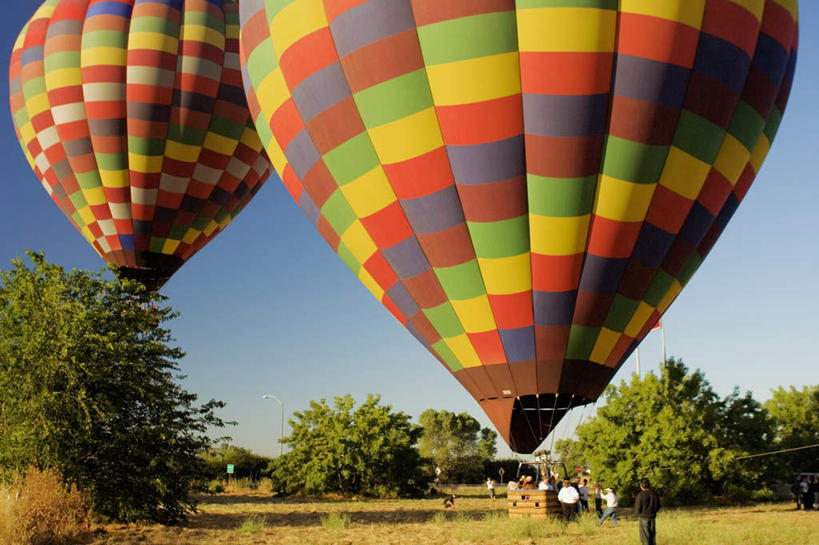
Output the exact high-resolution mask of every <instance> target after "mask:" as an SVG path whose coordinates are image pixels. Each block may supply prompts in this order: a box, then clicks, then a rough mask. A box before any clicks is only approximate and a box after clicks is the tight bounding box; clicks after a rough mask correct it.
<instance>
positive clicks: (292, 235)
mask: <svg viewBox="0 0 819 545" xmlns="http://www.w3.org/2000/svg"><path fill="white" fill-rule="evenodd" d="M38 4H39V2H35V1H29V0H25V1H17V0H3V10H2V11H3V17H2V19H0V53H1V54H0V58H2V59H4V60H3V62H4V63H6V62H8V58H9V56H10V53H11V48H12V45H13V42H14V39H15V37H16V36H17V33H18V31H19V29H20V28H21V27H22V26H23V24H24V23H25V21H26V19H27V18H28V17H29V16H30V15H31V14H32V13H33V11H34V9H35V6H36V5H38ZM801 4H802V5H801V8H802V10H801V14H800V20H801V32H800V38H801V44H800V58H799V63H798V66H797V73H796V80H795V83H794V88H793V93H792V95H791V99H790V103H789V105H788V110H787V112H786V115H785V119H784V122H783V123H782V126H781V128H780V131H779V135H778V137H777V140H776V141H775V143H774V147H773V149H772V151H771V153H770V155H769V156H768V159H767V161H766V162H765V164H764V166H763V168H762V171H761V173H760V175H759V177H758V178H757V180H756V182H755V183H754V185H753V187H752V188H751V191H750V193H749V194H748V196H747V197H746V199H745V201H744V202H743V204H742V206H741V207H740V208H739V210H738V211H737V213H736V215H735V216H734V219H733V220H732V222H731V223H730V224H729V226H728V228H727V229H726V231H725V233H724V234H723V236H722V237H721V239H720V240H719V242H718V243H717V245H716V247H715V248H714V250H713V251H712V253H711V255H710V256H709V257H708V259H707V260H706V262H705V263H704V265H703V266H702V267H701V269H700V271H699V272H698V273H697V274H696V275H695V276H694V278H693V279H692V281H691V282H690V283H689V285H688V286H687V287H686V289H685V291H684V292H683V293H682V295H681V296H680V297H679V298H678V300H677V301H676V302H675V303H674V305H672V307H671V308H670V309H669V311H668V312H667V314H666V316H665V318H664V322H665V326H666V338H667V346H668V354H669V355H673V356H676V357H681V358H682V359H683V360H684V361H685V362H686V363H687V364H688V366H689V367H692V368H700V369H702V370H703V371H704V372H705V374H706V376H707V378H708V379H709V380H710V381H711V383H712V384H713V386H714V388H715V389H716V390H717V392H718V393H719V394H721V395H726V394H728V393H729V392H730V391H731V389H732V388H733V387H734V386H738V387H739V388H740V389H742V390H750V391H752V392H753V393H754V395H755V396H756V398H757V399H759V400H764V399H766V398H767V397H769V391H770V389H771V388H773V387H776V386H779V385H795V386H801V385H803V384H817V383H819V332H817V326H819V318H818V316H819V315H818V314H817V312H819V308H817V307H819V240H817V238H819V219H817V207H819V181H817V180H819V177H818V176H817V171H818V170H819V129H817V122H819V99H817V96H819V56H818V54H819V3H817V2H816V1H815V0H803V2H801ZM0 98H2V101H3V106H2V107H0V163H1V164H2V168H3V170H2V174H0V268H8V267H9V260H10V259H12V258H13V257H15V256H20V255H23V253H24V251H25V250H26V249H27V248H30V249H37V250H45V252H46V256H47V258H48V259H49V260H50V261H52V262H55V263H59V264H61V265H63V266H64V267H66V268H72V267H78V268H90V269H94V270H96V269H98V268H99V267H100V266H101V265H102V261H101V260H100V259H99V257H98V256H97V255H96V253H94V251H93V250H92V248H91V246H90V245H88V244H87V243H86V242H85V240H84V239H83V238H82V236H81V235H80V234H79V233H78V232H76V231H75V230H74V229H73V227H72V226H71V225H70V223H69V222H68V220H67V219H66V218H65V217H64V216H63V215H62V213H61V212H60V211H59V210H58V209H57V207H56V206H54V205H53V204H52V202H51V200H50V199H49V198H48V196H47V195H46V193H45V191H44V190H43V189H42V187H41V186H40V184H39V182H38V181H37V179H36V178H35V176H34V173H33V172H32V171H31V170H30V169H29V166H28V164H27V163H26V160H25V158H24V156H23V153H22V152H21V150H20V148H19V145H18V143H17V141H16V139H15V136H14V131H13V128H12V125H11V119H10V115H9V111H8V85H7V84H3V85H2V92H0ZM163 293H164V294H165V295H167V296H168V297H169V298H170V301H169V303H170V304H171V305H172V306H173V307H174V308H175V309H177V310H178V311H179V312H180V313H181V316H180V317H179V318H178V319H176V320H175V321H174V322H172V324H171V328H172V330H173V333H174V336H175V338H176V340H177V342H178V344H179V345H180V346H181V347H182V348H183V349H184V350H185V351H186V352H187V357H186V358H185V359H184V361H183V362H182V368H183V372H184V373H185V374H187V377H188V378H187V379H186V380H185V386H186V387H187V388H188V389H189V390H191V391H193V392H196V393H197V394H199V395H200V397H201V398H202V399H209V398H212V397H213V398H217V399H222V400H224V401H226V402H227V403H228V406H227V408H226V409H225V410H224V411H223V413H222V414H223V416H224V417H225V418H226V419H228V420H236V421H238V423H239V425H238V426H236V427H234V428H232V429H230V430H229V433H230V434H231V435H232V436H233V438H234V442H235V443H236V444H239V445H242V446H245V447H249V448H251V449H253V450H255V451H257V452H260V453H262V454H267V455H270V454H273V453H274V452H275V453H277V452H278V445H277V443H276V440H277V438H278V436H279V414H280V413H279V407H278V405H277V404H276V403H275V402H273V401H272V400H263V399H262V395H263V394H267V393H272V394H275V395H277V396H278V397H279V398H281V399H282V400H284V402H285V404H286V409H287V413H290V412H291V411H293V410H300V409H303V408H305V407H307V405H308V403H309V401H310V400H311V399H319V398H322V397H325V398H332V397H333V396H336V395H344V394H347V393H350V394H352V395H353V396H354V397H355V398H356V399H363V398H364V397H366V394H367V393H370V392H373V393H380V394H381V395H382V400H383V401H384V402H386V403H389V404H391V405H392V406H393V407H395V408H396V409H400V410H403V411H405V412H407V413H409V414H411V415H413V416H414V417H417V416H418V415H419V414H420V413H421V412H422V411H423V410H424V409H426V408H430V407H432V408H436V409H448V410H451V411H455V412H460V411H466V412H469V413H470V414H472V415H473V416H475V417H476V418H478V419H479V420H480V421H481V422H482V423H483V424H484V425H487V426H491V424H490V423H489V420H488V419H487V418H486V417H485V416H484V415H483V412H482V410H481V409H480V407H479V406H478V404H477V403H476V402H475V401H473V399H472V398H471V397H470V396H469V395H468V394H467V393H466V392H465V391H464V390H463V389H462V388H461V386H460V384H459V383H458V382H457V381H456V380H455V379H454V378H452V377H451V375H450V374H449V373H448V372H447V371H445V369H444V368H443V366H442V365H441V364H440V363H438V361H436V360H435V359H434V358H433V357H432V356H431V355H430V354H429V353H428V352H427V351H426V350H424V349H423V348H422V347H421V345H420V344H418V343H417V342H416V341H415V339H414V338H413V337H412V336H411V335H409V333H408V332H407V331H406V330H405V329H404V328H403V327H402V326H401V325H400V324H399V323H398V322H396V321H395V320H394V319H393V318H392V316H391V315H389V313H388V312H387V311H386V310H385V309H384V308H383V307H382V306H381V305H380V303H378V302H377V301H376V300H375V299H374V298H373V297H372V296H371V295H370V294H369V292H368V291H367V290H366V289H365V288H364V287H363V286H362V285H361V284H360V283H359V281H358V280H357V279H356V278H355V277H354V276H353V275H352V274H351V273H350V271H349V270H348V269H347V268H346V266H344V265H343V264H342V262H341V261H340V260H339V259H338V258H337V257H336V255H335V254H334V253H333V252H332V251H331V250H330V248H329V247H328V246H327V244H326V243H325V242H324V240H323V239H322V238H321V237H320V236H319V235H318V233H317V232H316V231H315V230H314V229H313V227H312V225H311V224H310V223H309V222H308V221H307V219H306V218H305V217H304V216H303V214H302V212H301V211H300V210H299V209H298V208H297V207H296V206H295V205H294V204H293V202H292V200H291V198H290V197H289V195H288V194H287V192H286V191H285V190H284V188H283V186H282V185H281V183H280V182H279V181H278V180H275V179H271V180H270V181H269V182H268V184H267V185H266V186H265V187H264V188H263V189H262V191H261V192H260V193H259V194H258V195H257V197H256V198H255V199H254V201H253V202H251V203H250V205H249V206H248V208H247V209H246V210H245V211H244V212H243V213H242V214H241V215H240V216H239V217H238V219H237V220H236V221H235V222H234V223H233V224H232V225H230V227H229V228H228V229H227V230H226V231H225V232H224V233H222V234H221V235H219V236H218V237H217V238H216V239H215V240H214V241H213V242H212V243H210V244H209V245H208V246H206V247H205V248H204V249H203V250H202V251H201V252H199V254H197V255H196V256H194V257H193V259H191V261H190V262H189V263H187V264H186V265H185V266H184V267H182V269H181V270H180V271H179V272H178V273H177V274H176V275H175V276H174V277H173V278H172V279H171V281H170V282H169V283H168V284H167V285H166V286H165V288H164V290H163ZM640 353H641V363H642V366H643V369H644V370H652V369H656V368H657V364H658V363H659V360H660V336H659V334H658V333H652V334H650V335H649V337H648V338H647V339H646V340H645V341H644V343H643V344H642V346H641V351H640ZM633 371H634V357H633V356H632V357H631V358H630V359H629V361H628V362H627V363H626V364H625V365H624V366H623V368H621V370H620V371H619V373H618V374H617V376H616V377H615V379H614V380H615V381H617V382H619V381H620V380H621V379H623V378H627V377H629V376H630V374H631V373H632V372H633ZM580 412H581V411H579V410H578V411H577V414H575V415H574V416H570V417H569V418H568V419H567V420H568V422H567V423H566V425H563V426H561V427H558V430H557V434H558V438H561V437H563V436H565V435H566V434H568V433H569V429H570V428H571V427H572V426H573V425H574V424H575V423H576V422H577V420H578V419H579V418H580ZM589 412H590V411H588V410H587V411H586V412H585V413H584V414H585V415H588V413H589ZM500 453H501V454H508V453H509V451H508V450H507V449H505V448H503V449H501V451H500Z"/></svg>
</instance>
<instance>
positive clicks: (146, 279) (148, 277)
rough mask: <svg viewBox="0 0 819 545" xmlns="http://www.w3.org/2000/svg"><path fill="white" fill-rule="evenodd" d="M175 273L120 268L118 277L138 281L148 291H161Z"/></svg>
mask: <svg viewBox="0 0 819 545" xmlns="http://www.w3.org/2000/svg"><path fill="white" fill-rule="evenodd" d="M174 272H175V271H163V270H157V269H149V268H135V267H119V269H118V270H117V276H119V278H120V279H124V278H127V279H129V280H136V281H137V282H139V283H140V284H142V285H143V286H145V288H146V289H147V290H148V291H159V290H160V288H162V286H164V285H165V282H167V281H168V280H169V279H170V278H171V276H172V275H173V273H174Z"/></svg>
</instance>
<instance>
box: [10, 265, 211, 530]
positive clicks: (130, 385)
mask: <svg viewBox="0 0 819 545" xmlns="http://www.w3.org/2000/svg"><path fill="white" fill-rule="evenodd" d="M28 255H29V259H30V266H27V264H26V262H24V261H23V260H22V259H15V260H13V261H12V265H13V268H12V269H11V270H8V271H4V272H0V281H1V282H2V285H0V477H2V476H5V477H6V478H10V477H11V476H13V475H14V474H15V473H19V472H21V471H24V470H25V468H27V467H29V466H35V467H38V468H46V467H52V468H55V469H57V470H58V471H60V472H61V473H62V475H63V477H64V479H65V480H67V481H68V482H72V483H76V484H77V485H78V486H79V487H80V488H81V489H83V490H85V491H86V492H87V493H88V494H89V495H90V497H91V499H92V501H93V504H94V508H95V511H96V512H97V513H99V514H101V515H104V516H108V517H111V518H113V519H116V520H121V521H133V520H144V519H148V520H153V521H159V522H163V523H175V522H179V521H180V520H182V519H184V517H185V515H186V513H187V512H189V511H190V510H191V509H192V508H193V507H194V502H193V500H192V499H191V497H190V491H191V487H192V485H193V484H194V483H196V482H197V481H198V480H199V479H201V478H203V477H204V476H205V475H206V467H205V464H204V461H203V460H202V458H200V457H199V454H200V453H201V452H202V451H203V450H205V449H207V448H208V447H209V446H210V445H211V440H210V439H209V438H208V436H207V433H206V430H207V428H208V427H211V426H216V427H219V426H222V425H223V422H222V421H221V420H220V419H219V418H218V417H217V416H216V414H215V413H214V411H215V410H216V409H217V408H219V407H221V406H222V403H220V402H217V401H213V400H211V401H209V402H207V403H204V404H202V405H199V404H197V396H196V395H195V394H192V393H189V392H187V391H185V390H184V389H183V388H182V387H181V386H180V385H179V384H178V383H177V381H176V378H177V374H178V371H179V368H178V366H177V362H178V360H180V359H181V358H182V357H183V356H184V353H183V352H182V351H181V350H180V349H179V348H178V347H173V346H171V345H170V343H171V341H172V339H171V335H170V331H169V330H168V329H165V328H164V327H162V324H164V323H165V322H167V321H168V320H170V319H171V318H173V317H174V313H173V310H172V309H171V308H170V307H167V306H162V304H163V301H164V298H163V297H162V296H160V295H158V294H157V293H154V292H147V291H146V290H145V289H144V288H143V287H142V286H141V285H139V284H137V283H136V282H133V281H123V282H117V281H115V280H107V279H106V278H105V277H104V276H103V274H102V273H96V274H94V273H89V272H87V271H78V270H72V271H70V272H67V271H65V270H64V269H63V268H61V267H59V266H57V265H53V264H49V263H47V262H46V259H45V257H44V255H43V254H42V253H29V254H28Z"/></svg>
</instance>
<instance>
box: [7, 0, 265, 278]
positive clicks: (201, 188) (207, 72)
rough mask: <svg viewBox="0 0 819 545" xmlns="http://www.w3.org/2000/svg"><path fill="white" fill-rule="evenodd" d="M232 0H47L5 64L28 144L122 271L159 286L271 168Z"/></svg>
mask: <svg viewBox="0 0 819 545" xmlns="http://www.w3.org/2000/svg"><path fill="white" fill-rule="evenodd" d="M238 9H239V8H238V6H237V4H236V3H234V2H233V1H231V0H224V1H220V0H185V1H184V2H183V1H182V0H47V1H46V2H45V3H43V4H42V6H41V7H40V8H39V9H38V10H37V12H36V13H35V14H34V16H33V17H32V18H31V20H29V22H28V23H27V24H26V26H25V28H23V30H22V32H21V33H20V36H19V37H18V39H17V42H16V43H15V45H14V50H13V52H12V57H11V66H10V69H9V80H10V97H11V100H10V102H11V111H12V116H13V119H14V125H15V129H16V131H17V136H18V139H19V140H20V144H21V145H22V147H23V151H24V153H25V155H26V158H27V159H28V161H29V163H30V164H31V167H32V168H33V169H34V171H35V173H36V174H37V177H38V178H39V179H40V181H41V182H42V185H43V187H44V188H45V190H46V191H47V192H48V194H49V195H50V196H51V198H52V199H53V200H54V202H55V203H56V204H57V205H58V206H59V207H60V209H61V210H62V211H63V213H65V215H66V216H68V218H69V220H71V223H72V224H73V225H74V227H76V228H77V230H79V231H80V232H81V233H82V235H83V236H84V237H85V238H86V239H87V240H88V242H90V243H91V245H92V246H93V247H94V249H95V250H96V251H97V253H99V255H100V256H101V257H102V258H103V259H104V260H105V261H107V262H109V263H112V264H115V265H116V266H118V267H119V274H120V276H121V277H122V276H124V277H130V278H136V279H138V280H140V281H142V282H143V283H144V284H145V285H146V286H147V287H148V288H149V289H158V288H159V287H161V286H162V284H164V283H165V282H166V281H167V280H168V278H170V276H171V275H172V274H173V273H174V272H175V271H176V270H177V269H178V268H179V267H180V266H182V264H183V263H184V262H185V261H186V260H187V259H188V258H190V257H191V256H192V255H193V254H194V253H196V252H197V251H198V250H199V249H200V248H202V246H204V245H205V244H206V243H207V242H208V241H210V239H212V238H213V237H214V236H216V235H217V234H218V233H219V232H221V230H222V229H224V228H225V227H226V226H227V224H228V223H230V222H231V220H232V219H233V218H234V217H235V216H236V214H238V213H239V212H240V211H241V210H242V208H243V207H244V206H245V205H246V204H247V203H248V201H249V200H250V199H251V198H252V197H253V195H255V194H256V192H257V191H258V190H259V188H260V187H261V186H262V184H263V183H264V181H265V180H266V178H267V177H268V175H269V173H270V170H271V167H270V163H269V161H268V159H267V157H266V154H265V153H264V150H263V148H262V144H261V141H260V140H259V137H258V134H257V133H256V129H255V127H254V125H253V123H252V120H251V118H250V113H249V111H248V109H247V100H246V98H245V94H244V90H243V86H242V79H241V67H240V63H239V11H238Z"/></svg>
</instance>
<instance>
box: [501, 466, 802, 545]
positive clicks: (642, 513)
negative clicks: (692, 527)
mask: <svg viewBox="0 0 819 545" xmlns="http://www.w3.org/2000/svg"><path fill="white" fill-rule="evenodd" d="M814 484H815V483H814ZM486 486H487V488H488V489H489V494H490V497H491V498H492V500H493V501H494V500H495V481H493V480H492V479H487V480H486ZM507 488H508V490H553V491H555V492H557V499H558V501H559V502H560V508H561V510H562V514H563V519H564V520H565V521H566V522H569V521H572V520H575V518H576V517H578V516H579V515H582V514H583V513H584V512H586V511H589V510H590V509H589V498H590V497H592V495H593V497H594V510H595V512H596V513H597V518H598V525H600V526H602V525H603V523H605V522H606V521H607V520H611V523H612V524H613V525H614V526H617V509H618V501H617V492H616V491H615V490H614V488H612V487H605V488H604V487H603V486H602V485H601V484H600V482H599V481H595V482H594V483H593V484H592V485H591V487H590V486H589V479H582V480H581V479H572V480H569V479H564V480H562V481H561V480H560V479H559V478H558V476H557V475H550V476H548V477H547V476H546V475H543V478H542V479H541V480H540V481H539V482H538V483H537V484H536V483H535V482H534V478H533V477H532V476H530V475H525V476H523V477H521V478H520V480H518V481H509V483H508V485H507ZM604 502H605V508H603V503H604ZM811 505H812V504H811ZM659 510H660V496H659V495H658V494H657V492H656V491H655V490H654V489H653V488H651V483H650V482H649V480H648V479H642V480H640V492H639V493H638V494H637V497H636V498H635V501H634V515H635V517H636V518H637V519H638V521H639V522H640V542H641V543H642V545H656V541H655V540H656V537H655V536H656V525H655V520H656V517H657V512H658V511H659Z"/></svg>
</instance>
